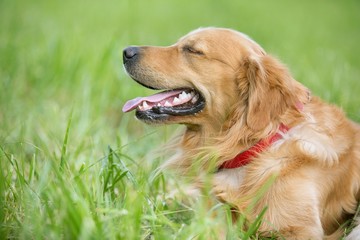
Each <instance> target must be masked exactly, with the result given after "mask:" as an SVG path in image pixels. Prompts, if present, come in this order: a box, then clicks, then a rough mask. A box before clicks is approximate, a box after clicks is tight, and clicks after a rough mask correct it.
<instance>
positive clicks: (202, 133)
mask: <svg viewBox="0 0 360 240" xmlns="http://www.w3.org/2000/svg"><path fill="white" fill-rule="evenodd" d="M123 61H124V68H125V70H126V72H127V73H128V75H129V76H130V77H131V78H132V79H133V80H135V81H136V82H138V83H139V84H141V85H143V86H145V87H147V88H150V89H155V90H162V92H160V93H157V94H155V95H152V96H148V97H138V98H135V99H133V100H130V101H128V102H127V103H126V104H125V105H124V107H123V111H124V112H130V111H132V110H136V117H137V118H138V119H139V120H141V121H143V122H145V123H148V124H183V125H185V131H184V132H183V134H182V135H181V139H180V140H179V142H178V145H177V153H176V154H175V155H174V156H173V157H172V158H171V159H169V161H168V162H167V163H166V165H167V166H175V167H176V168H177V169H178V170H180V173H181V174H186V173H187V172H189V171H190V169H191V168H192V166H193V165H194V162H196V163H197V164H196V167H197V169H196V170H197V171H198V172H199V173H203V172H213V173H214V177H213V186H212V190H213V193H214V194H215V195H216V197H217V198H218V199H219V200H221V201H223V202H226V203H229V204H231V206H234V207H235V208H236V209H237V211H239V212H241V213H243V214H245V215H246V218H247V219H249V220H250V221H251V220H254V219H255V218H256V216H257V215H258V214H259V213H260V212H261V211H262V210H263V209H264V208H265V207H267V211H266V212H265V215H264V219H263V221H262V224H261V226H260V232H262V233H263V234H265V235H266V234H267V233H269V234H270V233H271V232H274V231H276V232H278V233H279V234H280V236H282V237H284V238H285V239H324V238H327V239H339V238H340V237H341V236H342V235H343V233H344V227H343V225H344V223H346V221H349V219H351V218H352V217H353V216H354V213H355V212H356V209H357V206H358V203H359V199H360V125H359V124H357V123H355V122H353V121H351V120H349V119H347V118H346V116H345V115H344V113H343V111H342V110H340V109H339V108H338V107H336V106H334V105H331V104H328V103H325V102H323V101H322V100H321V99H319V98H318V97H316V96H313V95H312V94H311V92H310V90H309V89H307V88H306V87H305V86H304V85H302V84H301V83H300V82H298V81H296V80H295V79H294V78H293V77H292V75H291V74H290V72H289V71H288V69H287V68H286V67H285V66H284V65H283V64H282V63H281V62H280V61H279V60H277V59H276V58H274V57H272V56H271V55H269V54H267V53H266V52H265V51H264V50H263V49H262V47H261V46H260V45H259V44H257V43H256V42H255V41H254V40H252V39H251V38H250V37H248V36H247V35H245V34H243V33H240V32H238V31H235V30H231V29H224V28H201V29H197V30H194V31H192V32H190V33H189V34H187V35H185V36H184V37H182V38H181V39H180V40H178V41H177V42H176V43H175V44H174V45H171V46H169V47H154V46H131V47H128V48H126V49H124V51H123ZM269 182H271V184H268V183H269ZM267 184H268V185H267ZM266 185H267V186H268V187H267V188H266V191H265V192H263V193H262V194H261V197H257V196H259V192H261V189H263V188H264V186H266ZM254 199H257V201H255V202H254ZM250 204H253V206H252V208H251V211H249V210H248V209H249V208H248V207H249V205H250ZM348 238H349V239H360V226H359V225H358V226H357V227H355V228H354V230H353V231H352V233H351V234H350V235H349V236H348Z"/></svg>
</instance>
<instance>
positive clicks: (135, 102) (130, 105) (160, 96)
mask: <svg viewBox="0 0 360 240" xmlns="http://www.w3.org/2000/svg"><path fill="white" fill-rule="evenodd" d="M182 91H183V90H176V91H167V92H161V93H157V94H154V95H152V96H148V97H137V98H134V99H132V100H129V101H127V102H126V103H125V105H124V106H123V108H122V111H123V112H130V111H131V110H134V109H135V108H136V107H137V106H139V105H140V104H141V103H142V102H143V101H147V102H151V103H157V102H161V101H162V100H164V99H166V98H169V97H173V96H176V95H178V94H180V93H181V92H182Z"/></svg>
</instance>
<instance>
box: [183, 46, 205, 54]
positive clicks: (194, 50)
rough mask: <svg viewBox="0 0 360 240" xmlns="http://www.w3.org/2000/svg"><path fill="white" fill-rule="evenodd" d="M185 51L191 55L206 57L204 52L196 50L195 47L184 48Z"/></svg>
mask: <svg viewBox="0 0 360 240" xmlns="http://www.w3.org/2000/svg"><path fill="white" fill-rule="evenodd" d="M183 50H184V52H187V53H191V54H196V55H205V54H204V52H203V51H201V50H199V49H195V48H194V47H191V46H184V47H183Z"/></svg>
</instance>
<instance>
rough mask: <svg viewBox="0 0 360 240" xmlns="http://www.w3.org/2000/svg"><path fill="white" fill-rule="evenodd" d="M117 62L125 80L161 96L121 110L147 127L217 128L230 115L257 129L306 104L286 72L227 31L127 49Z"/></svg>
mask: <svg viewBox="0 0 360 240" xmlns="http://www.w3.org/2000/svg"><path fill="white" fill-rule="evenodd" d="M123 59H124V67H125V69H126V71H127V73H128V74H129V75H130V77H131V78H133V79H134V80H135V81H137V82H138V83H140V84H141V85H143V86H145V87H147V88H151V89H155V90H162V91H161V92H160V93H158V94H155V95H152V96H149V97H143V98H136V99H133V100H130V101H128V102H127V103H126V104H125V106H124V108H123V111H124V112H128V111H131V110H133V109H136V116H137V118H138V119H140V120H142V121H145V122H147V123H184V124H188V125H193V126H201V125H206V124H208V125H213V126H218V127H219V128H222V127H223V124H224V123H225V121H229V118H233V117H234V116H235V115H236V117H237V118H239V117H240V118H242V119H243V121H244V124H246V125H247V126H248V127H250V128H252V129H263V128H265V127H266V126H267V125H268V124H269V123H270V121H272V120H275V119H277V118H278V117H279V116H280V115H281V114H282V113H283V112H284V111H285V110H286V109H287V108H291V107H296V104H297V103H298V102H302V101H305V100H304V98H306V93H305V92H306V90H305V88H303V87H302V85H300V84H299V83H297V82H296V81H294V80H293V79H292V77H291V75H290V74H289V73H288V71H287V70H286V68H284V67H283V66H282V65H281V64H280V63H279V62H278V61H277V60H275V59H274V58H272V57H270V56H269V55H267V54H266V53H265V51H264V50H263V49H262V48H261V47H260V46H259V45H258V44H257V43H256V42H254V41H253V40H252V39H250V38H249V37H248V36H246V35H244V34H242V33H239V32H236V31H233V30H230V29H219V28H205V29H199V30H195V31H193V32H190V33H189V34H188V35H186V36H184V37H182V38H181V39H180V40H179V41H178V42H177V43H175V44H174V45H171V46H169V47H153V46H143V47H135V46H133V47H128V48H126V49H125V50H124V52H123ZM237 115H241V116H237Z"/></svg>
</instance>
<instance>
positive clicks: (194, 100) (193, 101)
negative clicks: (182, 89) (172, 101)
mask: <svg viewBox="0 0 360 240" xmlns="http://www.w3.org/2000/svg"><path fill="white" fill-rule="evenodd" d="M198 99H199V96H198V95H195V96H194V97H193V98H192V99H191V102H192V103H196V101H197V100H198Z"/></svg>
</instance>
